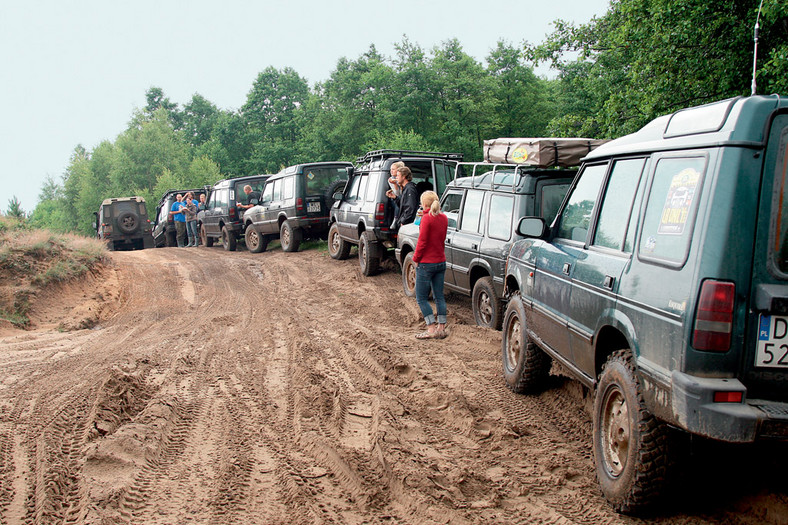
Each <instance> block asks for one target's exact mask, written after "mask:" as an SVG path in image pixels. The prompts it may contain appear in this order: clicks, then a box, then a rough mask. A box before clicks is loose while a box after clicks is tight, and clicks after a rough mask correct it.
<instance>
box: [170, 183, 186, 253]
mask: <svg viewBox="0 0 788 525" xmlns="http://www.w3.org/2000/svg"><path fill="white" fill-rule="evenodd" d="M184 207H186V204H185V203H184V202H183V195H181V194H180V193H179V194H178V195H176V196H175V202H173V203H172V207H171V208H170V217H172V220H173V221H174V222H175V239H176V240H177V241H178V248H183V245H184V243H185V241H186V217H185V216H184V215H183V208H184Z"/></svg>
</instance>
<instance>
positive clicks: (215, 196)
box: [197, 175, 270, 251]
mask: <svg viewBox="0 0 788 525" xmlns="http://www.w3.org/2000/svg"><path fill="white" fill-rule="evenodd" d="M269 176H270V175H250V176H247V177H238V178H235V179H224V180H220V181H219V182H217V183H216V184H214V185H213V188H212V189H211V191H210V194H209V196H208V198H207V200H206V203H205V210H202V211H200V212H199V213H198V214H197V227H198V228H199V231H200V242H201V243H202V245H203V246H207V247H211V246H213V243H214V241H215V240H219V241H221V243H222V247H223V248H224V249H225V250H227V251H235V249H236V247H237V245H238V241H239V240H241V239H242V238H243V235H244V223H243V212H244V210H243V209H241V208H239V207H238V205H239V204H243V205H249V204H256V203H255V202H251V201H253V198H254V196H257V195H260V194H261V193H262V191H263V188H264V187H265V181H266V180H267V179H268V177H269ZM247 184H248V185H249V186H251V187H252V192H253V193H251V194H250V195H246V193H244V191H243V188H244V186H246V185H247Z"/></svg>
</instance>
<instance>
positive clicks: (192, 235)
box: [186, 221, 197, 246]
mask: <svg viewBox="0 0 788 525" xmlns="http://www.w3.org/2000/svg"><path fill="white" fill-rule="evenodd" d="M186 233H187V235H188V236H189V245H191V246H197V221H186Z"/></svg>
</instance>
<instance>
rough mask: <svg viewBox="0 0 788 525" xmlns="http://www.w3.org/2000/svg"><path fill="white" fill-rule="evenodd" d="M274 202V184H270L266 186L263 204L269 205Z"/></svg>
mask: <svg viewBox="0 0 788 525" xmlns="http://www.w3.org/2000/svg"><path fill="white" fill-rule="evenodd" d="M272 200H274V183H273V182H269V183H268V184H266V185H265V190H263V202H265V203H268V202H271V201H272Z"/></svg>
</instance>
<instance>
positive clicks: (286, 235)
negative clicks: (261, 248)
mask: <svg viewBox="0 0 788 525" xmlns="http://www.w3.org/2000/svg"><path fill="white" fill-rule="evenodd" d="M303 238H304V232H303V230H301V228H293V227H292V226H291V225H290V221H285V222H283V223H282V227H281V228H280V230H279V243H280V244H281V245H282V251H285V252H297V251H298V247H299V246H301V240H302V239H303Z"/></svg>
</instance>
